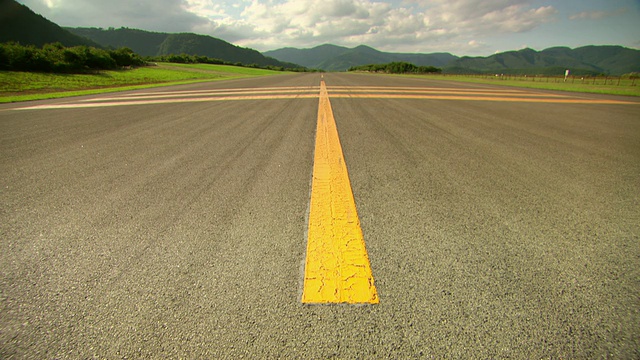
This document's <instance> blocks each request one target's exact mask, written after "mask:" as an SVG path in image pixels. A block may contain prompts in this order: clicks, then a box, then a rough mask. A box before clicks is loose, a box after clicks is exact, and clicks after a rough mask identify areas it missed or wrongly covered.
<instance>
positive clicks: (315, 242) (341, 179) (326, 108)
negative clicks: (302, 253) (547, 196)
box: [302, 80, 379, 304]
mask: <svg viewBox="0 0 640 360" xmlns="http://www.w3.org/2000/svg"><path fill="white" fill-rule="evenodd" d="M307 236H308V238H307V254H306V260H305V272H304V286H303V291H302V302H303V303H307V304H327V303H348V304H377V303H378V302H379V299H378V293H377V291H376V288H375V285H374V280H373V275H372V273H371V265H370V263H369V257H368V255H367V250H366V247H365V242H364V236H363V234H362V229H361V227H360V220H359V218H358V213H357V210H356V204H355V199H354V197H353V192H352V190H351V183H350V181H349V174H348V173H347V167H346V163H345V161H344V155H343V153H342V147H341V145H340V139H339V137H338V130H337V127H336V123H335V119H334V117H333V111H332V110H331V103H330V101H329V94H328V92H327V88H326V85H325V83H324V80H322V81H321V83H320V99H319V104H318V123H317V131H316V145H315V155H314V165H313V180H312V185H311V203H310V209H309V228H308V235H307Z"/></svg>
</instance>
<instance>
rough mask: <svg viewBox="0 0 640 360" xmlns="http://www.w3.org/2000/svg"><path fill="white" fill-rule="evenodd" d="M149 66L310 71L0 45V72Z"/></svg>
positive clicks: (183, 57)
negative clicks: (168, 63)
mask: <svg viewBox="0 0 640 360" xmlns="http://www.w3.org/2000/svg"><path fill="white" fill-rule="evenodd" d="M149 62H170V63H182V64H218V65H234V66H244V67H254V68H263V69H269V70H276V71H284V70H287V71H300V72H302V71H310V70H309V69H306V68H284V67H282V66H273V65H267V66H259V65H257V64H249V65H245V64H242V63H239V62H238V63H230V62H227V61H224V60H221V59H215V58H209V57H206V56H199V55H187V54H179V55H174V54H171V55H162V56H147V57H142V56H140V55H138V54H136V53H135V52H133V50H131V49H129V48H126V47H124V48H119V49H107V50H105V49H99V48H95V47H91V46H84V45H82V46H72V47H65V46H64V45H62V44H61V43H53V44H45V45H44V46H42V47H41V48H39V47H36V46H33V45H26V46H25V45H20V44H19V43H15V42H9V43H0V70H6V71H33V72H52V73H82V72H95V71H100V70H116V69H122V68H128V67H137V66H145V65H147V64H148V63H149Z"/></svg>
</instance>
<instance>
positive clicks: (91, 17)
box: [21, 0, 209, 32]
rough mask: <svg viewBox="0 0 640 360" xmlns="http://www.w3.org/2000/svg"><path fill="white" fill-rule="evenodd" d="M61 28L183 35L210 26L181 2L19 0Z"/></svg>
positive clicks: (206, 20) (205, 19)
mask: <svg viewBox="0 0 640 360" xmlns="http://www.w3.org/2000/svg"><path fill="white" fill-rule="evenodd" d="M21 2H22V3H23V4H25V5H27V6H28V7H29V8H31V9H32V10H34V11H36V12H38V13H40V14H42V15H43V16H45V17H47V18H49V19H50V20H52V21H54V22H56V23H58V24H59V25H62V26H91V27H111V26H113V27H121V26H124V27H132V28H139V29H144V30H152V31H168V32H183V31H191V29H192V28H193V27H196V26H198V25H202V24H203V23H206V22H209V20H208V19H207V18H205V17H202V16H199V15H197V14H195V13H192V12H189V11H187V10H186V9H185V8H184V7H183V3H182V1H180V0H178V1H177V0H136V1H130V0H109V1H104V0H22V1H21Z"/></svg>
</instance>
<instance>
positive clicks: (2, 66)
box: [0, 42, 146, 73]
mask: <svg viewBox="0 0 640 360" xmlns="http://www.w3.org/2000/svg"><path fill="white" fill-rule="evenodd" d="M145 63H146V62H145V61H144V60H143V59H142V58H141V57H140V56H139V55H137V54H136V53H134V52H133V50H131V49H129V48H121V49H117V50H103V49H98V48H95V47H91V46H84V45H81V46H72V47H65V46H64V45H62V44H61V43H53V44H45V45H44V46H42V47H41V48H38V47H35V46H33V45H27V46H25V45H20V44H18V43H13V42H10V43H3V44H0V70H10V71H35V72H58V73H75V72H86V71H97V70H113V69H118V68H122V67H129V66H142V65H145Z"/></svg>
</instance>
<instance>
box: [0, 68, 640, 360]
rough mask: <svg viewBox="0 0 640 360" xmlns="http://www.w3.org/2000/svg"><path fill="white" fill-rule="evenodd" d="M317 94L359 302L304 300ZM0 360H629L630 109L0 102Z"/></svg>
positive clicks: (250, 82)
mask: <svg viewBox="0 0 640 360" xmlns="http://www.w3.org/2000/svg"><path fill="white" fill-rule="evenodd" d="M321 76H323V80H324V81H325V82H326V86H327V91H328V94H329V98H330V101H331V105H332V109H333V114H334V116H335V121H336V124H337V128H338V133H339V137H340V142H341V144H342V149H343V152H344V158H345V161H346V164H347V168H348V173H349V177H350V180H351V186H352V190H353V195H354V198H355V202H356V205H357V209H358V214H359V216H360V222H361V226H362V232H363V234H364V239H365V242H366V248H367V251H368V256H369V259H370V262H371V270H372V273H373V277H374V279H375V286H376V288H377V292H378V297H379V304H373V305H345V304H340V305H313V304H312V305H309V304H303V303H302V302H301V294H302V287H303V271H304V261H305V250H306V235H307V222H308V214H309V199H310V187H311V177H312V170H313V159H314V141H315V131H316V123H317V115H318V93H319V85H320V81H321ZM0 166H1V169H2V171H1V172H0V200H1V209H0V211H1V212H0V223H1V225H0V226H1V230H0V235H1V241H0V269H1V270H0V271H1V277H0V358H3V359H22V358H34V359H54V358H55V359H63V358H83V359H84V358H94V357H95V358H108V359H115V358H200V359H202V358H229V359H236V358H305V359H325V358H341V359H342V358H367V359H368V358H394V359H399V358H437V359H439V358H482V359H486V358H524V359H533V358H571V359H580V358H616V359H637V358H640V210H639V209H640V206H639V205H640V201H639V200H640V100H639V99H637V98H630V97H613V96H603V95H590V94H577V93H560V92H551V91H542V90H526V89H514V88H505V87H499V86H490V85H480V84H468V83H456V82H448V81H435V80H426V79H412V78H404V77H390V76H371V75H359V74H339V73H335V74H334V73H329V74H324V75H320V74H296V75H278V76H272V77H265V78H257V79H245V80H234V81H224V82H212V83H201V84H195V85H183V86H177V87H165V88H156V89H147V90H140V91H134V92H126V93H114V94H104V95H94V96H87V97H77V98H67V99H59V100H49V101H38V102H28V103H16V104H5V105H0Z"/></svg>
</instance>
